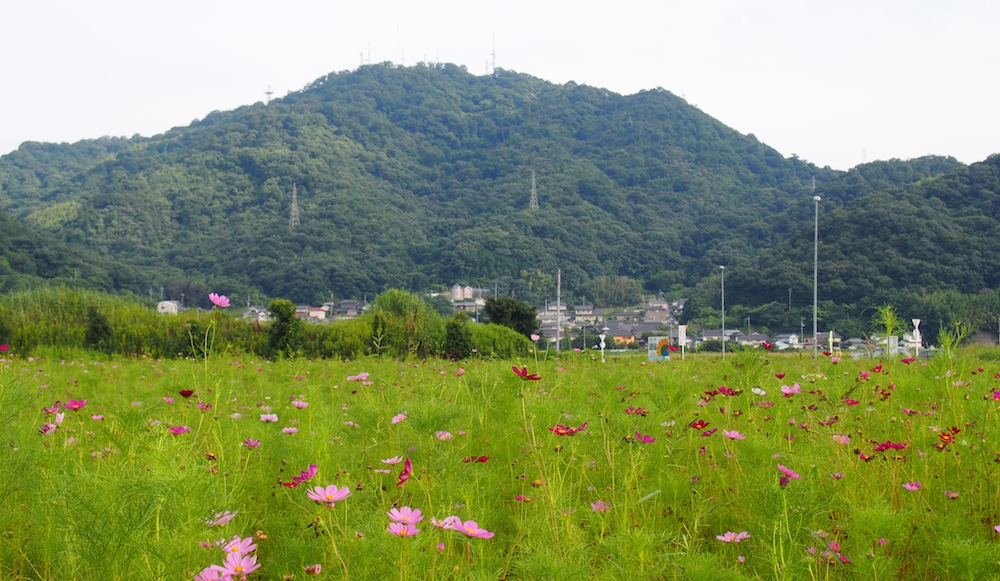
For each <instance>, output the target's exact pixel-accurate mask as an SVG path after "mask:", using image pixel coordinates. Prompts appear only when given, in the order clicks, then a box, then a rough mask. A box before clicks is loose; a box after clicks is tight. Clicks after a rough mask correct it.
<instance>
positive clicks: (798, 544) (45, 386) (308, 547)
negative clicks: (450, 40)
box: [0, 351, 1000, 581]
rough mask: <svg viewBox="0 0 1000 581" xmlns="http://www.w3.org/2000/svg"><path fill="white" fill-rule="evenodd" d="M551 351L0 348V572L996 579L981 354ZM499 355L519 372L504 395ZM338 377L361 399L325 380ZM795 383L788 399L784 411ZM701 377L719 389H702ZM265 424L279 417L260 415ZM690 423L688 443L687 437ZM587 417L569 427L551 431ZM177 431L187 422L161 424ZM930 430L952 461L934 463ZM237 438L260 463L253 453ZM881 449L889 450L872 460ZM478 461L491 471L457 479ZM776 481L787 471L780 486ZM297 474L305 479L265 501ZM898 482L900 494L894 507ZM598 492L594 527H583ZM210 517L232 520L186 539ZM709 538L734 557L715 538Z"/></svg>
mask: <svg viewBox="0 0 1000 581" xmlns="http://www.w3.org/2000/svg"><path fill="white" fill-rule="evenodd" d="M552 355H553V354H551V353H550V354H548V357H547V359H545V360H542V361H536V360H535V359H534V358H531V359H528V360H523V361H516V362H498V361H481V360H479V361H469V362H465V363H451V362H445V361H406V362H402V361H389V360H377V359H365V360H358V361H350V362H339V361H309V360H301V359H300V360H292V361H282V362H277V363H270V362H265V361H260V360H256V359H253V360H252V359H251V358H246V357H244V358H240V359H225V358H216V359H211V360H209V361H208V364H207V365H206V364H205V362H203V361H197V362H196V361H191V360H182V359H180V360H163V361H160V360H154V359H151V358H138V359H96V357H97V356H96V355H92V354H85V355H81V354H80V353H79V352H76V355H75V356H74V357H69V356H67V357H66V359H65V360H63V359H62V356H61V355H59V354H58V353H56V352H44V351H42V352H41V356H36V357H35V358H33V359H26V358H19V357H18V358H11V357H9V356H8V357H7V358H6V359H4V360H3V362H0V422H2V423H0V470H2V472H0V473H2V474H3V475H4V478H3V479H2V480H0V580H4V581H6V580H14V579H39V580H46V581H48V580H55V579H60V580H63V579H72V580H91V579H190V578H191V576H192V575H193V574H194V573H196V572H198V571H200V570H201V569H203V568H205V567H207V566H209V565H211V564H213V563H221V562H222V560H223V556H224V555H223V554H222V552H221V551H220V550H219V549H218V548H209V549H206V548H203V547H202V546H201V545H200V543H211V542H213V541H218V540H220V539H223V538H225V539H227V540H228V539H230V538H232V537H233V536H234V535H239V536H241V537H247V536H255V535H256V536H258V537H261V540H258V541H257V544H258V548H257V550H256V555H257V557H258V562H259V563H260V564H261V568H260V569H259V570H258V571H256V572H254V573H252V574H251V575H250V576H249V578H250V579H274V580H278V579H285V578H288V577H286V576H287V575H291V574H294V575H295V577H296V578H297V579H302V578H306V577H307V576H306V574H305V572H304V570H303V568H304V567H305V566H309V565H313V564H317V563H318V564H321V565H322V573H321V575H320V577H319V578H326V579H341V578H345V577H347V578H351V579H359V580H361V579H396V578H399V579H533V580H546V579H570V578H573V579H581V578H584V579H787V580H799V579H992V578H997V579H1000V567H998V560H1000V542H998V539H997V536H998V535H997V533H996V532H995V531H994V526H995V525H997V524H998V523H1000V517H998V513H1000V507H998V503H1000V486H998V485H997V484H996V472H997V471H998V470H1000V441H998V433H997V430H996V428H995V424H996V419H997V410H998V405H1000V401H997V400H995V399H993V397H992V395H993V393H994V390H996V389H1000V379H997V378H996V377H994V374H996V373H1000V363H998V361H997V355H998V353H997V352H995V351H968V352H960V353H959V354H958V356H957V357H956V358H955V359H954V360H952V359H949V358H944V357H942V358H940V359H931V360H927V361H923V360H921V361H917V362H914V363H911V364H903V363H901V362H900V361H899V360H898V359H897V360H891V361H881V362H880V361H872V360H862V361H852V360H851V359H849V358H845V359H844V360H842V361H841V362H839V363H837V364H834V363H832V362H831V360H830V359H829V358H822V359H821V360H820V361H816V362H814V361H812V360H810V359H808V358H804V357H799V356H796V355H793V356H784V355H772V356H768V359H766V360H765V359H763V358H761V359H759V360H754V359H753V358H752V357H750V356H748V355H743V354H741V356H740V357H738V358H737V357H730V358H729V360H728V361H726V362H723V361H721V360H720V359H719V358H717V357H714V356H712V357H706V356H702V357H691V356H689V357H688V358H687V360H686V361H680V360H679V359H676V358H675V359H674V360H671V361H667V362H662V363H649V364H646V363H645V362H644V361H643V360H642V359H640V358H635V357H622V358H617V357H612V358H609V360H608V362H607V363H606V364H602V363H600V361H599V359H598V360H597V361H594V360H592V359H591V358H590V357H589V356H588V355H585V354H569V355H564V356H563V357H562V358H561V359H559V360H557V359H555V358H554V357H553V356H552ZM512 363H517V364H519V365H526V366H527V367H528V368H529V370H530V371H531V372H537V373H539V374H540V375H541V376H542V380H541V381H522V380H521V379H520V378H518V377H517V376H516V375H515V374H514V373H513V372H512V371H511V369H510V366H511V364H512ZM880 363H881V364H882V365H883V367H882V371H881V372H879V371H873V368H875V366H876V365H879V364H880ZM460 369H462V370H463V371H459V370H460ZM980 369H982V371H980ZM361 372H367V373H369V374H370V375H369V377H368V380H369V381H370V382H371V384H370V385H364V384H363V383H362V382H361V381H347V377H348V376H352V375H356V374H358V373H361ZM862 372H864V373H867V374H868V377H867V378H866V377H864V375H863V374H862ZM779 373H784V374H785V376H784V378H783V379H779V378H777V377H776V374H779ZM793 383H798V384H799V385H800V386H801V392H800V393H798V394H795V395H792V396H791V397H783V396H782V393H781V386H782V385H788V386H791V385H792V384H793ZM720 386H729V387H732V388H735V389H738V390H739V389H742V392H741V393H739V394H737V395H733V396H727V395H724V394H721V393H720V394H716V395H713V396H708V395H706V393H705V392H706V391H709V392H711V391H717V390H719V387H720ZM753 388H759V389H762V390H764V391H766V392H767V393H766V395H763V396H762V395H758V394H756V393H754V392H753V391H752V389H753ZM182 389H193V390H194V392H195V395H193V396H192V397H190V398H188V399H185V398H184V397H182V396H181V395H179V394H178V392H179V391H180V390H182ZM164 397H172V398H173V400H174V401H173V403H167V402H165V401H164ZM84 398H85V399H87V400H88V403H87V404H86V406H85V407H83V408H82V409H81V410H79V411H65V412H64V413H65V419H64V420H63V422H62V424H61V425H60V426H59V427H58V429H56V430H54V431H53V432H52V433H49V434H46V435H42V434H39V433H38V430H39V427H40V426H41V425H43V424H44V423H45V422H46V421H54V419H53V418H54V416H52V415H46V413H45V412H44V411H43V410H42V408H43V407H47V406H52V405H53V403H54V402H55V401H56V400H60V401H62V402H67V401H68V400H70V399H84ZM293 398H295V399H299V400H302V401H306V402H308V404H309V405H308V407H305V408H302V409H299V408H296V407H293V406H292V405H291V402H292V401H293ZM845 398H851V399H853V400H856V401H858V403H857V404H856V405H848V403H846V402H845ZM199 401H200V402H203V403H204V404H210V405H211V408H210V409H207V410H200V409H199V408H198V406H197V403H198V402H199ZM700 404H701V405H700ZM630 407H631V408H643V411H645V414H646V415H644V416H643V415H641V414H635V413H633V414H626V410H627V409H628V408H630ZM268 409H269V410H270V413H276V414H277V415H278V418H279V420H278V422H276V423H265V422H262V421H260V419H259V418H260V415H261V414H263V413H267V410H268ZM403 412H406V414H407V417H406V419H405V420H403V421H401V422H399V423H396V424H393V423H392V422H391V418H392V417H393V416H395V415H397V414H400V413H403ZM95 414H100V415H103V416H104V419H103V420H94V419H92V417H91V416H92V415H95ZM234 414H239V417H234ZM832 418H837V419H836V420H834V421H833V422H832V423H831V422H830V420H831V419H832ZM696 420H703V421H706V422H708V423H709V425H708V426H707V427H705V428H702V429H694V428H692V427H690V426H691V424H692V423H693V422H695V421H696ZM793 420H794V422H793ZM345 422H352V423H353V424H356V425H357V427H355V426H354V425H348V424H346V423H345ZM584 422H587V427H586V429H585V430H583V431H581V432H580V433H578V434H576V435H573V436H558V435H556V434H554V433H553V432H552V431H550V430H549V429H548V428H550V427H554V426H555V425H556V424H563V425H566V426H569V427H578V426H580V425H581V424H582V423H584ZM181 425H183V426H187V427H189V428H190V429H191V431H190V432H188V433H183V434H180V435H177V436H174V435H172V434H170V433H169V432H168V431H167V427H168V426H181ZM287 427H295V428H297V429H298V433H296V434H285V433H283V432H282V428H287ZM951 428H955V429H957V430H959V431H958V432H957V433H956V434H954V442H949V443H947V445H944V446H942V444H943V443H944V440H942V438H941V434H943V433H945V432H948V430H950V429H951ZM712 429H717V430H718V431H716V432H712V433H710V434H709V433H708V432H709V431H710V430H712ZM723 430H735V431H738V432H739V433H740V434H742V435H744V436H745V439H744V440H736V439H729V438H726V437H724V436H723V433H722V432H723ZM438 431H448V432H450V433H451V434H453V438H452V439H451V440H446V441H442V440H439V439H438V438H436V437H435V433H436V432H438ZM636 432H639V433H640V435H651V436H653V437H655V438H656V441H655V442H654V443H642V442H639V441H637V440H636V437H635V433H636ZM703 433H706V434H707V435H703ZM834 435H841V436H848V437H849V438H850V443H849V444H847V445H844V444H840V443H837V442H835V441H834V439H833V436H834ZM247 438H255V439H258V440H260V441H261V442H262V444H261V446H260V447H259V448H256V449H251V448H248V447H246V446H244V445H242V443H243V441H244V440H246V439H247ZM886 442H890V443H894V444H895V443H902V444H905V445H906V446H905V448H903V449H893V448H888V449H886V450H884V451H880V452H876V449H877V446H878V444H884V443H886ZM935 445H938V446H937V447H935ZM939 448H942V449H939ZM862 454H864V455H865V456H871V459H870V460H868V461H864V460H862V458H861V455H862ZM397 455H398V456H402V457H409V458H410V459H411V460H412V462H413V471H414V476H413V478H411V479H410V480H409V481H408V482H406V483H405V485H404V486H402V487H398V486H396V482H397V475H398V474H399V472H400V469H401V467H402V465H396V466H387V465H385V464H383V463H382V462H381V460H382V459H385V458H390V457H392V456H397ZM473 456H475V457H479V456H488V461H487V462H478V461H472V462H464V461H463V460H464V459H467V458H470V457H473ZM779 463H780V464H782V465H784V466H787V467H788V468H790V469H792V470H794V471H795V472H796V473H798V474H799V475H800V476H801V477H800V478H795V479H791V480H790V481H789V482H788V483H787V485H782V484H781V483H780V482H779V478H780V476H781V473H780V472H779V470H778V468H777V465H778V464H779ZM309 464H317V465H318V474H317V475H316V477H315V478H313V479H312V480H311V481H309V482H308V483H305V484H303V485H301V486H299V487H297V488H289V487H285V486H282V485H281V482H288V481H289V480H290V478H291V476H293V475H298V474H299V472H300V471H301V470H304V469H305V468H306V467H307V466H308V465H309ZM384 469H390V470H391V471H392V472H391V473H390V474H382V473H379V472H377V470H384ZM832 474H842V477H839V478H835V477H833V476H831V475H832ZM911 482H919V483H920V485H921V486H920V488H919V490H916V491H908V490H906V489H904V487H903V484H904V483H911ZM328 484H336V485H337V486H340V487H344V486H346V487H349V488H350V489H351V490H352V495H351V496H350V497H349V498H347V499H346V500H344V501H342V502H338V503H336V506H335V508H334V509H332V510H331V509H328V508H326V507H324V506H322V505H319V504H316V503H313V502H311V501H310V500H309V499H308V498H307V497H306V492H307V490H308V488H309V487H311V486H326V485H328ZM945 491H948V492H952V493H957V494H958V496H957V498H950V497H949V496H948V495H946V494H945ZM518 497H520V498H522V500H517V498H518ZM527 499H530V501H527ZM597 501H603V502H606V503H609V504H610V506H611V508H610V510H608V511H607V512H606V513H603V514H602V513H600V512H595V511H593V510H591V503H595V502H597ZM401 506H410V507H413V508H419V509H420V510H421V511H423V513H424V515H426V517H428V518H427V519H426V520H424V521H423V522H422V523H420V525H418V526H419V528H420V529H421V532H420V533H419V534H418V535H416V536H415V537H412V538H407V539H402V538H399V537H396V536H394V535H391V534H389V533H388V532H387V530H386V529H387V527H388V524H389V519H388V517H387V516H386V512H387V511H388V510H390V509H391V508H393V507H401ZM225 510H229V511H233V512H236V513H238V514H237V516H236V517H235V518H234V519H233V520H232V521H231V522H230V523H228V524H227V525H225V526H223V527H215V528H212V527H209V526H207V525H206V524H205V522H206V520H208V519H210V518H211V517H212V516H213V514H215V513H219V512H222V511H225ZM449 515H457V516H459V517H461V518H462V519H466V520H469V519H471V520H475V521H477V522H478V523H479V524H480V526H482V527H483V528H485V529H488V530H489V531H492V532H494V533H496V536H495V537H493V538H492V539H467V538H466V537H465V536H464V535H462V534H460V533H458V532H455V531H447V530H438V529H435V528H434V527H433V526H432V525H431V523H430V522H429V518H430V517H432V516H433V517H436V518H438V519H442V518H444V517H446V516H449ZM727 531H732V532H741V531H746V532H747V533H749V534H750V538H749V539H747V540H744V541H743V542H741V543H739V544H736V543H726V542H722V541H720V540H718V539H717V538H716V537H717V536H720V535H724V534H725V533H726V532H727ZM265 536H266V539H265V538H263V537H265ZM438 543H443V550H438V548H437V545H438ZM831 543H833V546H834V547H835V548H836V547H839V550H835V549H831V548H830V545H831Z"/></svg>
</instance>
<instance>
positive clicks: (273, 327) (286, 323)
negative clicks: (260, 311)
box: [267, 299, 305, 357]
mask: <svg viewBox="0 0 1000 581" xmlns="http://www.w3.org/2000/svg"><path fill="white" fill-rule="evenodd" d="M267 310H268V311H270V313H271V316H272V317H273V320H272V321H271V324H270V325H269V326H268V328H267V351H268V353H267V355H268V357H281V356H285V357H294V356H295V355H297V354H298V352H299V349H300V348H301V347H302V341H303V338H304V335H305V333H304V330H303V328H302V321H300V320H299V319H297V318H295V304H294V303H292V302H291V301H289V300H285V299H272V300H271V303H270V304H269V305H268V306H267Z"/></svg>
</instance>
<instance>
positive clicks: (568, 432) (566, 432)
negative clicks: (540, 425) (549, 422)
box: [549, 422, 587, 436]
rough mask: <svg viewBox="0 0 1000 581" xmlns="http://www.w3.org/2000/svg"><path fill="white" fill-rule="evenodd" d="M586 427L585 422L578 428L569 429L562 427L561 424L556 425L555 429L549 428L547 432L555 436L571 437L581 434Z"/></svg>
mask: <svg viewBox="0 0 1000 581" xmlns="http://www.w3.org/2000/svg"><path fill="white" fill-rule="evenodd" d="M586 427H587V422H583V423H582V424H580V427H579V428H571V427H569V426H564V425H562V424H556V427H554V428H549V431H550V432H552V433H553V434H555V435H557V436H573V435H576V434H577V433H578V432H582V431H583V430H584V428H586Z"/></svg>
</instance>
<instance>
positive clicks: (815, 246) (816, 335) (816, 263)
mask: <svg viewBox="0 0 1000 581" xmlns="http://www.w3.org/2000/svg"><path fill="white" fill-rule="evenodd" d="M820 199H821V198H820V197H819V196H813V202H815V203H816V222H815V224H816V226H815V230H814V231H813V359H816V355H817V351H818V350H819V327H818V326H817V324H816V320H817V314H818V312H819V308H818V304H819V303H818V301H817V297H818V296H819V293H818V289H819V201H820Z"/></svg>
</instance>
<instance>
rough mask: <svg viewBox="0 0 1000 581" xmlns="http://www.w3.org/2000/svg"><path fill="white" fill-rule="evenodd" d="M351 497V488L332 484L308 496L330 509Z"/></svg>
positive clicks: (318, 487) (313, 490) (317, 488)
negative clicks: (336, 503)
mask: <svg viewBox="0 0 1000 581" xmlns="http://www.w3.org/2000/svg"><path fill="white" fill-rule="evenodd" d="M350 495H351V489H350V488H348V487H346V486H345V487H343V488H337V485H336V484H331V485H329V486H327V487H326V488H323V487H322V486H317V487H316V488H313V489H312V490H310V491H309V492H308V494H307V496H308V497H309V499H310V500H314V501H316V502H318V503H320V504H325V505H327V506H328V507H330V508H333V503H335V502H340V501H341V500H344V499H345V498H347V497H348V496H350ZM417 512H419V511H417Z"/></svg>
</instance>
